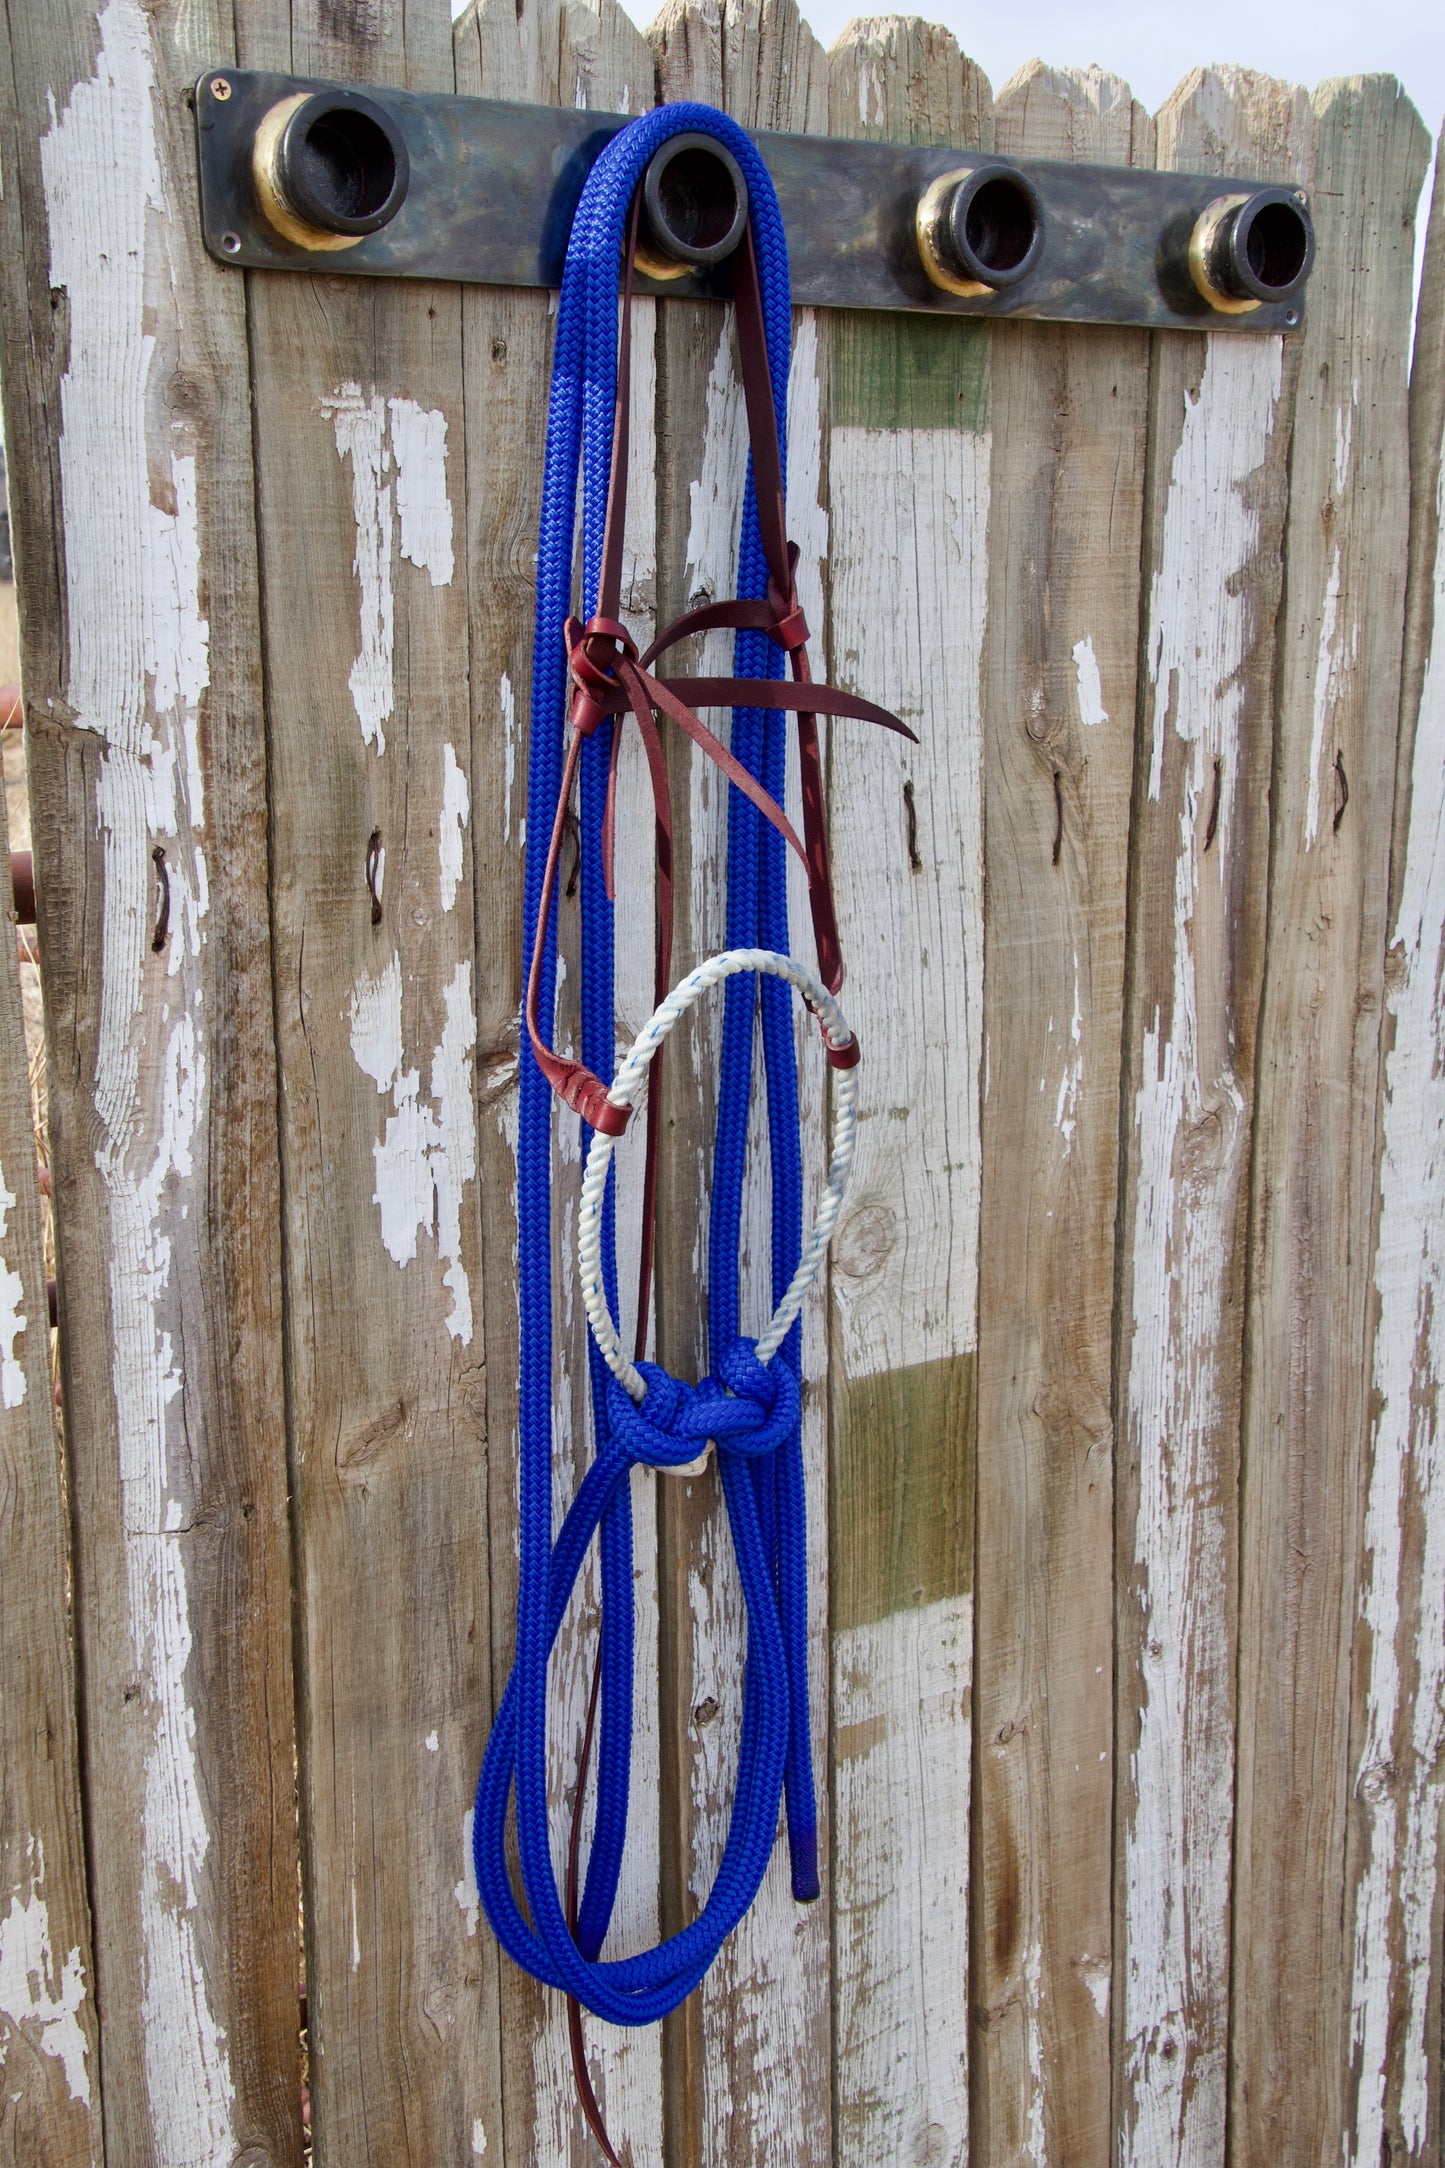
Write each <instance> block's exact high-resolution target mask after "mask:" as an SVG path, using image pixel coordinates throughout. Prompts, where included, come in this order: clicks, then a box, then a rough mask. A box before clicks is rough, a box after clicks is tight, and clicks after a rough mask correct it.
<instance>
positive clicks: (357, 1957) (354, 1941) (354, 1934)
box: [351, 1879, 361, 1972]
mask: <svg viewBox="0 0 1445 2168" xmlns="http://www.w3.org/2000/svg"><path fill="white" fill-rule="evenodd" d="M351 1969H352V1971H353V1972H359V1971H360V1969H361V1934H360V1931H359V1929H358V1926H357V1920H356V1882H355V1880H354V1879H353V1881H352V1884H351Z"/></svg>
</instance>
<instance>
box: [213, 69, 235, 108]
mask: <svg viewBox="0 0 1445 2168" xmlns="http://www.w3.org/2000/svg"><path fill="white" fill-rule="evenodd" d="M230 95H231V86H230V84H229V83H228V82H227V81H226V78H225V76H224V75H214V76H212V78H211V96H212V97H213V98H215V99H217V100H218V101H219V102H220V104H222V105H224V104H225V102H226V100H227V99H228V98H229V97H230Z"/></svg>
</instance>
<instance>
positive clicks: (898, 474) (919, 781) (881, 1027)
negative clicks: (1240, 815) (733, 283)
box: [829, 426, 991, 1378]
mask: <svg viewBox="0 0 1445 2168" xmlns="http://www.w3.org/2000/svg"><path fill="white" fill-rule="evenodd" d="M990 463H991V440H990V438H989V437H988V435H987V434H982V435H974V434H971V433H970V432H968V431H966V430H961V429H901V430H885V429H865V428H857V427H851V426H850V427H843V428H835V429H834V430H833V433H832V437H831V440H830V445H829V478H830V491H831V500H832V521H833V539H832V556H831V560H830V568H831V573H832V611H833V617H834V622H835V624H837V625H838V626H840V627H843V628H845V630H844V638H845V640H846V643H847V644H846V646H845V647H843V648H842V649H841V651H840V652H839V653H838V655H837V658H836V661H835V665H834V667H835V669H836V671H837V673H838V677H839V681H840V683H842V684H844V685H847V686H849V687H851V688H854V689H856V690H858V691H860V692H862V691H864V690H865V689H866V692H867V694H868V697H869V698H870V699H873V700H881V701H882V702H883V703H884V704H885V705H886V706H887V707H890V708H892V709H893V710H894V711H895V713H897V714H898V715H900V716H901V717H902V718H903V720H904V721H905V722H906V723H909V724H911V725H912V727H913V728H914V729H915V730H916V731H917V732H918V735H919V740H920V742H919V744H918V745H917V746H912V745H909V744H907V743H906V741H904V740H901V739H898V738H896V737H890V736H887V735H885V734H884V733H882V732H879V731H860V730H855V729H853V728H851V726H848V725H843V726H840V727H839V728H837V729H835V730H834V731H833V732H832V738H831V748H830V753H831V763H832V785H831V793H830V795H831V802H832V805H833V808H834V812H833V863H834V880H835V887H836V892H837V902H838V922H839V930H840V934H841V937H842V943H843V954H844V957H845V959H846V962H847V969H848V981H847V991H846V996H845V1006H846V1008H847V1012H848V1020H849V1022H850V1023H851V1024H852V1025H853V1027H854V1029H855V1031H856V1032H857V1033H858V1037H859V1042H860V1044H861V1045H862V1048H863V1066H862V1068H861V1070H860V1072H859V1074H860V1076H861V1078H862V1095H863V1096H862V1105H863V1112H862V1116H861V1118H860V1122H859V1129H858V1146H857V1156H856V1159H855V1161H854V1169H853V1177H852V1182H851V1184H850V1188H849V1195H848V1199H847V1202H846V1203H845V1205H844V1208H843V1218H842V1222H841V1224H840V1226H839V1229H838V1234H837V1237H836V1238H835V1241H834V1246H833V1276H832V1278H833V1298H834V1302H835V1304H836V1314H837V1318H838V1323H839V1326H840V1341H839V1346H840V1351H841V1354H842V1359H843V1363H844V1367H845V1369H846V1371H847V1374H848V1376H849V1377H853V1378H857V1377H865V1376H869V1375H872V1374H874V1373H877V1372H881V1371H886V1370H895V1369H903V1368H906V1367H908V1366H910V1365H912V1364H914V1363H923V1362H932V1361H935V1360H938V1359H939V1358H942V1357H947V1356H952V1355H956V1354H966V1353H969V1352H970V1351H971V1350H972V1349H973V1347H974V1344H975V1341H976V1338H977V1312H978V1304H977V1290H978V1227H979V1208H980V1184H981V1168H982V1158H981V1146H980V1139H979V1091H978V1080H979V1064H980V1060H981V1057H982V1050H983V785H982V770H983V723H982V703H981V676H980V673H981V664H982V653H983V637H984V621H985V616H986V611H987V601H988V577H987V567H988V557H987V537H988V506H989V483H990ZM920 477H927V483H926V486H923V485H922V484H921V482H920ZM906 782H908V783H911V784H912V786H913V812H914V824H915V839H916V842H915V847H916V851H917V856H918V859H919V867H918V869H917V870H915V869H914V868H913V867H912V866H911V865H910V863H909V851H908V815H907V807H906V804H905V800H904V785H905V783H906ZM905 1192H906V1194H907V1197H908V1209H907V1212H906V1213H902V1212H895V1211H894V1209H893V1206H894V1202H895V1200H896V1199H897V1198H898V1197H899V1196H900V1195H902V1194H904V1193H905Z"/></svg>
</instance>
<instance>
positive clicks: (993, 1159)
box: [972, 64, 1154, 2168]
mask: <svg viewBox="0 0 1445 2168" xmlns="http://www.w3.org/2000/svg"><path fill="white" fill-rule="evenodd" d="M995 132H996V142H997V145H998V148H999V149H1000V150H1008V151H1011V152H1016V153H1018V152H1024V151H1027V152H1031V153H1033V154H1034V155H1043V156H1050V157H1064V158H1092V159H1096V160H1108V161H1110V162H1112V163H1115V164H1120V165H1128V164H1131V163H1134V164H1140V165H1152V163H1153V161H1154V131H1153V125H1152V123H1151V122H1150V121H1149V120H1148V118H1147V116H1146V115H1145V114H1144V113H1143V111H1142V109H1141V108H1140V107H1138V106H1137V105H1136V104H1135V103H1134V101H1133V99H1132V98H1131V96H1130V93H1129V90H1128V86H1127V85H1126V84H1124V83H1122V82H1120V81H1119V80H1118V78H1117V77H1114V76H1108V75H1102V74H1100V73H1099V71H1098V70H1096V69H1090V70H1086V71H1083V72H1073V71H1067V70H1053V69H1046V68H1044V67H1042V66H1040V65H1037V64H1034V65H1031V66H1030V67H1028V68H1025V69H1023V70H1021V71H1020V73H1019V74H1018V75H1017V76H1015V77H1014V78H1013V80H1012V81H1011V82H1010V83H1009V84H1007V85H1006V86H1005V88H1004V90H1003V91H1002V92H1000V94H999V98H998V102H997V119H996V131H995ZM1016 333H1017V335H1015V334H1016ZM1147 371H1148V347H1147V343H1146V341H1145V340H1144V339H1142V338H1140V337H1139V336H1137V335H1135V334H1131V333H1111V332H1094V331H1085V330H1079V329H1073V328H1064V329H1055V328H1051V327H1045V326H1038V327H1035V326H1018V327H1015V326H1010V327H1009V331H1008V333H1007V334H1005V333H1003V332H998V333H996V334H995V336H994V354H993V390H992V410H993V473H992V484H991V496H992V504H991V513H990V520H989V531H988V552H989V590H988V593H989V601H988V610H989V621H988V642H987V647H986V650H985V657H984V730H985V740H984V742H985V807H986V813H985V836H986V853H985V882H986V897H987V915H986V920H985V937H984V941H985V979H984V1021H985V1057H984V1058H985V1064H986V1085H985V1098H984V1117H983V1216H982V1233H981V1237H980V1250H981V1268H980V1274H981V1276H980V1294H979V1354H978V1393H979V1416H978V1422H979V1466H978V1593H977V1603H978V1625H977V1643H976V1659H975V1661H976V1673H975V1680H976V1683H975V1694H976V1711H977V1724H978V1751H977V1761H976V1766H977V1771H978V1787H979V1789H978V1800H977V1814H978V1821H977V1825H976V1829H975V1835H974V1859H975V1872H976V1876H977V1880H976V1883H975V1888H974V1907H973V1916H974V1943H973V1966H974V1974H973V1983H972V2004H973V2010H974V2018H975V2032H974V2052H975V2057H976V2067H975V2078H974V2102H973V2149H974V2155H975V2157H976V2158H977V2159H979V2160H985V2161H988V2162H990V2163H995V2162H997V2163H1003V2162H1015V2161H1018V2162H1022V2161H1030V2162H1035V2163H1038V2164H1040V2168H1041V2164H1042V2163H1043V2162H1044V2161H1045V2160H1051V2161H1065V2160H1066V2161H1069V2162H1070V2163H1075V2164H1078V2168H1085V2164H1090V2163H1094V2164H1100V2168H1102V2164H1103V2163H1104V2162H1105V2161H1106V2160H1107V2159H1108V2157H1109V2154H1110V2151H1111V2146H1110V2098H1109V2019H1108V1992H1109V1978H1110V1969H1111V1919H1110V1814H1111V1805H1112V1799H1111V1792H1112V1763H1113V1711H1112V1680H1113V1607H1114V1596H1113V1572H1112V1558H1113V1518H1112V1516H1113V1473H1114V1471H1113V1459H1114V1435H1113V1420H1112V1410H1111V1375H1110V1367H1111V1335H1112V1296H1113V1277H1114V1221H1115V1211H1116V1182H1117V1175H1118V1148H1119V1054H1120V1034H1121V1023H1122V1002H1123V967H1124V921H1125V903H1126V869H1127V859H1128V829H1129V795H1130V784H1131V777H1132V770H1133V735H1134V733H1133V720H1134V707H1135V673H1136V668H1137V658H1138V640H1139V600H1138V565H1139V549H1140V526H1141V518H1142V504H1143V488H1142V485H1143V471H1142V465H1141V462H1140V459H1139V445H1140V442H1141V440H1142V438H1143V435H1144V431H1145V426H1146V416H1147V391H1148V374H1147Z"/></svg>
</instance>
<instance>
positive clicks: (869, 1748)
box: [828, 18, 993, 2168]
mask: <svg viewBox="0 0 1445 2168" xmlns="http://www.w3.org/2000/svg"><path fill="white" fill-rule="evenodd" d="M829 72H830V126H831V129H832V131H833V133H834V134H837V135H861V136H872V137H890V138H900V139H903V140H907V141H914V142H944V143H956V144H959V145H961V146H966V145H972V144H980V143H981V144H984V145H987V144H988V143H989V142H990V141H991V138H992V125H993V110H992V98H991V94H990V91H989V86H988V83H987V80H986V79H985V77H984V76H983V75H982V74H981V72H980V71H979V70H978V69H977V68H976V67H975V66H974V64H973V63H972V62H971V61H970V60H968V59H967V58H966V57H965V56H964V55H963V54H962V53H960V51H959V49H958V46H957V44H956V42H955V41H954V39H953V37H952V35H951V34H950V33H949V32H948V31H946V30H941V29H937V28H933V27H931V26H928V25H925V24H922V23H919V22H917V21H913V20H908V19H901V18H889V19H882V20H877V21H871V22H866V23H861V24H854V25H852V26H851V27H850V29H848V30H847V31H845V32H844V33H843V36H842V37H841V38H840V40H839V41H838V43H837V45H835V47H834V48H833V51H832V53H831V54H830V56H829ZM989 461H990V441H989V393H988V334H987V332H986V331H984V330H983V329H982V327H980V326H975V325H957V324H948V325H941V324H939V325H935V324H929V323H919V322H917V321H915V320H904V319H894V320H886V319H879V318H876V317H863V316H856V317H845V318H842V319H840V320H839V321H838V323H837V324H836V326H835V327H834V340H833V372H832V399H831V408H830V426H829V432H828V473H829V487H830V522H831V536H830V570H831V575H832V595H831V598H830V600H831V606H832V648H831V663H832V671H833V674H834V676H835V679H836V681H837V682H839V683H841V684H846V685H850V686H854V687H856V688H857V689H858V690H859V691H866V693H867V694H868V696H869V697H870V698H872V699H876V700H882V701H885V702H887V703H888V705H890V706H891V707H893V708H894V709H896V710H897V712H898V713H899V714H900V715H902V716H903V718H904V720H905V721H907V722H908V723H910V724H911V725H912V727H913V728H914V729H915V730H916V731H917V732H918V735H919V740H920V742H919V744H918V745H917V746H911V745H908V744H906V743H903V742H901V741H895V740H893V739H886V740H885V739H883V738H881V737H880V736H879V735H878V734H877V733H875V732H872V731H862V730H859V729H857V728H856V727H855V726H853V725H850V724H841V725H840V726H839V727H838V728H837V729H836V730H835V731H834V732H833V735H832V747H831V777H830V804H831V818H832V830H833V843H834V852H835V867H836V874H837V886H838V914H839V922H840V930H841V933H842V938H843V946H844V956H845V959H846V962H847V969H848V978H847V981H846V984H845V986H844V989H843V999H844V1003H845V1006H846V1008H847V1012H848V1017H849V1020H850V1022H851V1023H852V1024H853V1026H854V1029H855V1030H856V1031H857V1032H858V1034H859V1039H860V1043H861V1045H862V1047H863V1056H864V1068H863V1070H862V1072H861V1073H862V1077H863V1108H864V1112H863V1118H862V1120H861V1123H860V1128H859V1141H858V1156H857V1161H856V1165H855V1170H854V1176H853V1184H852V1188H851V1190H850V1194H849V1198H848V1201H847V1205H846V1206H845V1211H844V1217H843V1221H842V1224H841V1226H840V1228H839V1232H838V1238H837V1241H836V1243H835V1246H834V1250H833V1259H832V1283H831V1284H832V1301H831V1306H830V1309H831V1314H830V1337H831V1350H830V1402H831V1429H832V1455H833V1477H832V1495H831V1499H830V1521H831V1528H832V1543H831V1575H832V1585H831V1614H832V1625H833V1631H834V1642H833V1651H832V1681H833V1721H834V1756H833V1765H834V1766H833V1782H834V1795H835V1824H834V1829H835V1835H834V1847H835V1852H834V1873H833V1914H834V1961H835V1966H836V1986H835V2003H836V2010H837V2020H836V2022H837V2057H838V2067H837V2078H836V2087H837V2118H838V2120H837V2153H838V2158H839V2160H840V2161H842V2162H846V2163H848V2164H849V2168H853V2164H858V2168H861V2164H862V2163H864V2162H870V2163H871V2162H897V2163H900V2164H901V2163H903V2162H911V2161H916V2160H919V2159H923V2158H927V2159H929V2160H933V2161H937V2162H939V2163H940V2164H943V2163H949V2164H955V2163H961V2162H962V2161H963V2160H964V2159H965V2158H966V2155H967V2147H968V1836H969V1784H970V1773H969V1771H970V1723H969V1688H970V1680H971V1676H972V1660H973V1647H972V1642H973V1607H972V1588H973V1487H974V1475H973V1463H974V1360H975V1345H976V1337H977V1302H978V1210H979V1202H978V1200H979V1150H980V1147H979V1096H978V1095H979V1089H980V1074H981V1055H982V1044H983V1040H982V1031H983V881H982V874H983V865H982V840H983V839H982V770H983V736H982V721H981V713H980V691H981V678H980V669H981V664H980V656H981V648H982V641H983V628H984V609H985V601H986V571H985V551H984V535H985V531H986V526H987V516H988V493H989Z"/></svg>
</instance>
